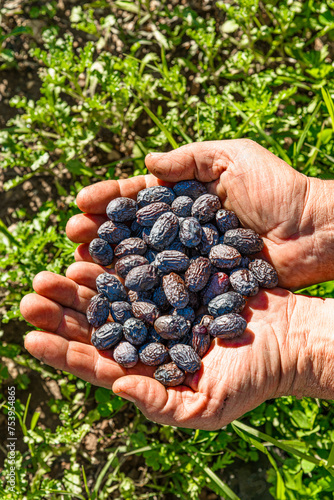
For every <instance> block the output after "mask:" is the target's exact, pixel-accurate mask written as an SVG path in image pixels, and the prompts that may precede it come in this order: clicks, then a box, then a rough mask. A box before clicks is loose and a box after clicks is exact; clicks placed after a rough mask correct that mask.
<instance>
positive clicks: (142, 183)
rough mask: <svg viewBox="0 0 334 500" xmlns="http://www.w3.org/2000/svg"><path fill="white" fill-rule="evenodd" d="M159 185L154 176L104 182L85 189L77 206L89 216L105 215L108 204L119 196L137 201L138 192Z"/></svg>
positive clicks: (139, 176) (81, 192)
mask: <svg viewBox="0 0 334 500" xmlns="http://www.w3.org/2000/svg"><path fill="white" fill-rule="evenodd" d="M157 183H158V181H157V179H155V178H154V177H153V176H152V175H138V176H136V177H131V178H130V179H121V180H119V181H102V182H97V183H96V184H92V185H91V186H87V187H85V188H83V189H82V190H81V191H80V193H79V194H78V196H77V200H76V201H77V205H78V207H79V208H80V210H82V211H83V212H87V213H89V214H105V213H106V208H107V205H108V203H109V202H110V201H111V200H113V199H114V198H118V197H119V196H126V197H128V198H133V199H135V198H136V197H137V193H138V191H140V190H141V189H145V188H146V187H150V186H155V185H156V184H157Z"/></svg>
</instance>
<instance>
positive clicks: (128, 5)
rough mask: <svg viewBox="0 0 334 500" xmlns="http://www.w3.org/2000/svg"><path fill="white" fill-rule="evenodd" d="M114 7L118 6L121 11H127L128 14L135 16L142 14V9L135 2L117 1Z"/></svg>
mask: <svg viewBox="0 0 334 500" xmlns="http://www.w3.org/2000/svg"><path fill="white" fill-rule="evenodd" d="M114 5H116V7H118V8H119V9H121V10H126V11H127V12H132V13H133V14H139V13H140V8H139V7H138V6H137V5H135V4H134V3H133V2H126V1H123V0H116V2H114Z"/></svg>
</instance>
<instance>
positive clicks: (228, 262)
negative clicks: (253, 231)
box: [209, 244, 241, 269]
mask: <svg viewBox="0 0 334 500" xmlns="http://www.w3.org/2000/svg"><path fill="white" fill-rule="evenodd" d="M209 259H210V261H211V264H212V265H213V266H216V267H218V268H220V269H233V268H234V267H237V266H238V265H239V264H240V262H241V254H240V252H238V250H237V249H236V248H233V247H232V246H229V245H225V244H219V245H216V246H214V247H212V248H211V250H210V253H209Z"/></svg>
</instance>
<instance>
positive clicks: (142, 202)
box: [137, 186, 175, 208]
mask: <svg viewBox="0 0 334 500" xmlns="http://www.w3.org/2000/svg"><path fill="white" fill-rule="evenodd" d="M174 200H175V193H174V191H173V189H171V188H169V187H166V186H152V187H149V188H145V189H142V190H141V191H139V193H138V195H137V203H138V206H139V207H140V208H143V207H146V206H147V205H150V204H151V203H158V202H162V203H167V205H171V204H172V203H173V201H174Z"/></svg>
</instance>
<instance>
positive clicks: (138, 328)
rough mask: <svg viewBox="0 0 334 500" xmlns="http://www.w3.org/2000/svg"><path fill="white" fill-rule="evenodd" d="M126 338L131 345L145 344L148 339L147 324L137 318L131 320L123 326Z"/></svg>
mask: <svg viewBox="0 0 334 500" xmlns="http://www.w3.org/2000/svg"><path fill="white" fill-rule="evenodd" d="M123 332H124V337H125V338H126V340H127V341H128V342H130V344H133V345H140V344H143V343H144V342H145V340H146V337H147V328H146V326H145V323H144V322H143V321H141V320H140V319H137V318H129V319H127V320H126V321H125V323H124V325H123Z"/></svg>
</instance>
